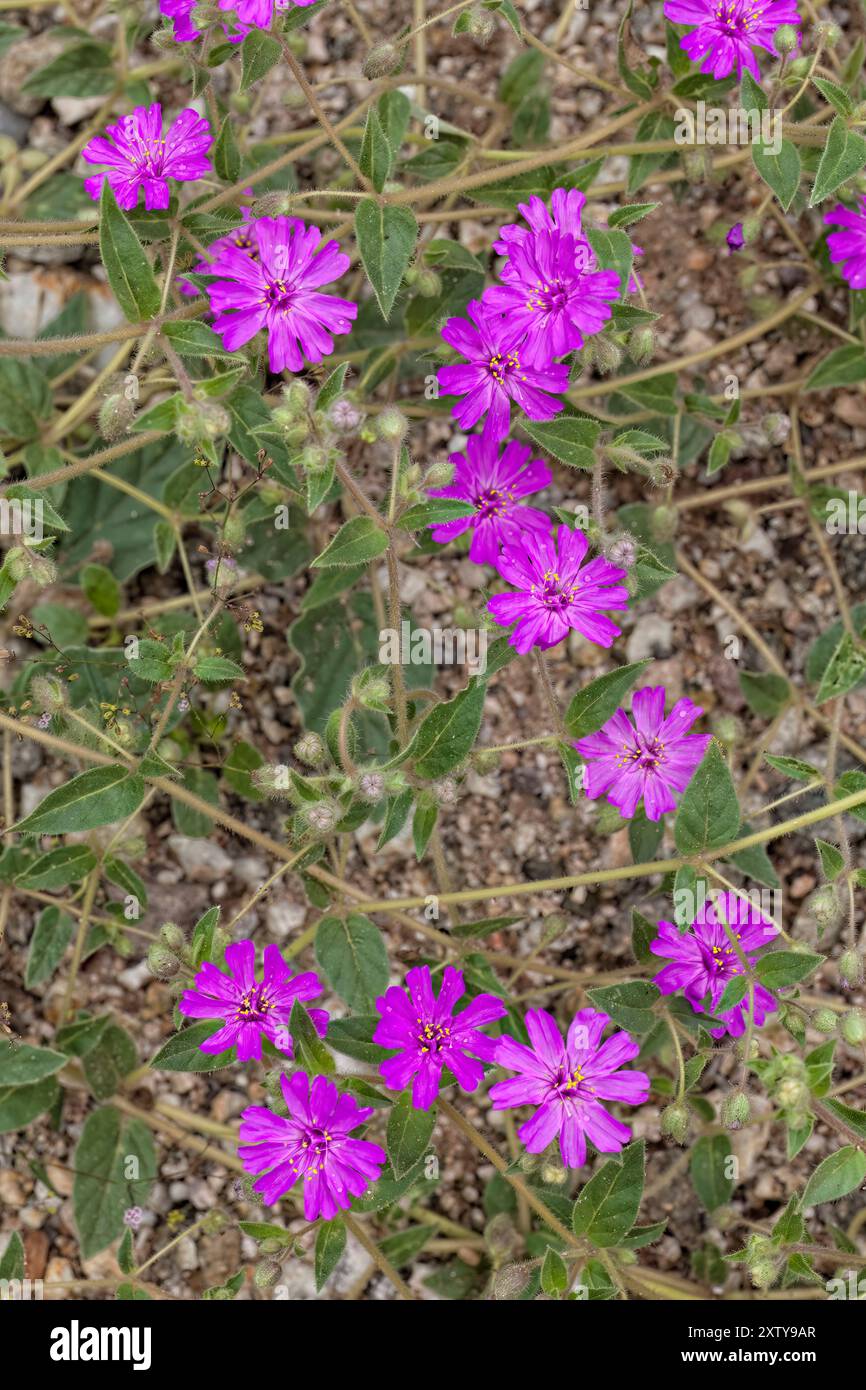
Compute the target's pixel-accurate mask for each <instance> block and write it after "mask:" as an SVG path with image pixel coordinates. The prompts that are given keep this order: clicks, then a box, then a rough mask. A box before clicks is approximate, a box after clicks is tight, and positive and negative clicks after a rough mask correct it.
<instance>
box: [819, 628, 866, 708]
mask: <svg viewBox="0 0 866 1390" xmlns="http://www.w3.org/2000/svg"><path fill="white" fill-rule="evenodd" d="M864 676H866V644H864V643H863V641H862V640H861V639H855V638H853V637H852V636H851V634H850V633H849V632H844V633H843V634H842V636H841V638H840V639H839V645H838V646H837V647H836V650H835V651H834V652H833V655H832V656H831V657H830V660H829V662H828V663H827V666H826V669H825V671H824V674H823V676H822V677H821V684H820V685H819V686H818V693H817V694H816V696H815V704H816V705H821V704H823V703H824V701H825V700H835V699H838V698H839V696H840V695H847V693H848V691H849V690H853V689H854V687H855V686H856V685H859V683H860V681H861V680H862V679H863V677H864Z"/></svg>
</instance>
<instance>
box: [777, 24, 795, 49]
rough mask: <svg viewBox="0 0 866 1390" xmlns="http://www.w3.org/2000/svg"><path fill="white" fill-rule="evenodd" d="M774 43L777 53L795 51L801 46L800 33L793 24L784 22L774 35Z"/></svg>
mask: <svg viewBox="0 0 866 1390" xmlns="http://www.w3.org/2000/svg"><path fill="white" fill-rule="evenodd" d="M773 45H774V47H775V49H776V52H777V53H793V52H794V49H795V48H799V46H800V35H799V32H798V30H797V29H795V27H794V25H793V24H783V25H781V26H780V28H778V29H777V30H776V32H775V34H774V35H773Z"/></svg>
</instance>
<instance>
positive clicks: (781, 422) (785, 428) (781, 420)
mask: <svg viewBox="0 0 866 1390" xmlns="http://www.w3.org/2000/svg"><path fill="white" fill-rule="evenodd" d="M761 428H762V429H763V431H764V434H765V435H766V437H767V443H768V444H784V442H785V440H786V439H787V438H788V435H789V434H790V433H791V417H790V415H783V414H782V413H781V412H780V411H773V412H772V414H770V415H765V416H764V418H763V420H762V421H761Z"/></svg>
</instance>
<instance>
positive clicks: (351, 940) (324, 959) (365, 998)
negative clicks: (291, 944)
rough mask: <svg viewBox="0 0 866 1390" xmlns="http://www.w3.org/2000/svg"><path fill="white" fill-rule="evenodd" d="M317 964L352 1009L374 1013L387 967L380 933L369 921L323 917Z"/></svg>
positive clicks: (357, 915)
mask: <svg viewBox="0 0 866 1390" xmlns="http://www.w3.org/2000/svg"><path fill="white" fill-rule="evenodd" d="M316 960H317V961H318V963H319V965H320V966H321V968H322V970H323V971H324V973H325V975H326V976H327V978H328V982H329V983H330V985H331V986H332V988H333V989H335V990H336V992H337V994H339V996H340V998H341V999H343V1000H344V1001H345V1002H346V1003H347V1004H348V1005H349V1007H350V1008H351V1009H353V1010H355V1012H357V1013H365V1014H371V1013H373V1012H374V1009H375V1004H376V999H377V997H378V996H379V995H380V994H382V993H384V991H385V990H386V989H387V987H388V974H389V966H388V954H387V952H386V950H385V943H384V941H383V939H382V933H381V932H380V931H379V929H378V927H375V926H374V925H373V923H372V922H371V921H370V919H369V918H368V917H363V916H361V914H360V913H351V914H350V915H349V916H348V917H347V918H346V919H345V920H343V919H342V918H340V917H324V918H323V919H322V921H321V922H320V923H319V927H318V930H317V932H316Z"/></svg>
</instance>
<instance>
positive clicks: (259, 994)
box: [237, 985, 275, 1023]
mask: <svg viewBox="0 0 866 1390" xmlns="http://www.w3.org/2000/svg"><path fill="white" fill-rule="evenodd" d="M274 1007H275V1006H274V1004H272V1003H271V1001H270V999H268V997H267V995H266V993H265V987H264V985H254V986H253V988H252V989H248V990H247V992H246V994H243V995H242V996H241V1001H240V1003H239V1004H238V1013H237V1019H238V1023H261V1021H262V1020H263V1019H264V1018H266V1017H267V1015H268V1013H269V1012H270V1011H271V1010H272V1009H273V1008H274Z"/></svg>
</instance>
